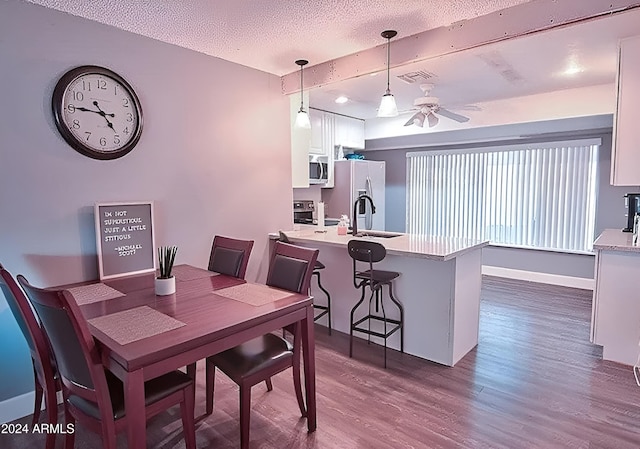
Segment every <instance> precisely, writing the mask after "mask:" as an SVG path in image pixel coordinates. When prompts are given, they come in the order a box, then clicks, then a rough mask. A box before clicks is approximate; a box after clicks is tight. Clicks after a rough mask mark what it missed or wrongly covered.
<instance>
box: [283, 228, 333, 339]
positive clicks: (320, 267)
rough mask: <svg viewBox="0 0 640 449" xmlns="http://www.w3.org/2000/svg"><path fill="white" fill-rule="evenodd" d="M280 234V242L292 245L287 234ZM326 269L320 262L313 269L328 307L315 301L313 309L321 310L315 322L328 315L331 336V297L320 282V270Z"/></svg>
mask: <svg viewBox="0 0 640 449" xmlns="http://www.w3.org/2000/svg"><path fill="white" fill-rule="evenodd" d="M278 232H279V234H280V237H279V239H278V240H280V241H281V242H284V243H291V242H290V241H289V237H288V236H287V234H285V233H284V232H282V231H278ZM325 268H326V267H325V265H324V264H323V263H322V262H320V261H319V260H316V264H315V266H314V267H313V276H315V277H317V278H318V288H320V290H322V291H323V292H324V294H325V295H327V305H326V306H325V305H322V304H317V303H316V301H315V299H314V301H313V308H314V309H316V310H320V313H319V314H317V315H316V316H315V318H314V319H313V321H318V320H319V319H320V318H322V317H323V316H325V315H326V316H327V327H328V328H329V335H331V295H330V294H329V292H328V291H327V289H326V288H324V287H323V285H322V282H320V270H324V269H325Z"/></svg>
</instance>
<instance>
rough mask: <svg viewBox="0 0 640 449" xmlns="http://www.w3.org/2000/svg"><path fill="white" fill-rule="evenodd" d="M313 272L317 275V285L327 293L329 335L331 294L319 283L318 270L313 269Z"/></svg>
mask: <svg viewBox="0 0 640 449" xmlns="http://www.w3.org/2000/svg"><path fill="white" fill-rule="evenodd" d="M313 274H315V275H316V276H318V287H319V288H320V290H322V291H323V292H324V294H325V295H327V324H328V327H329V335H331V295H330V294H329V292H328V291H327V290H326V289H325V288H324V287H323V286H322V284H321V283H320V272H319V271H314V272H313Z"/></svg>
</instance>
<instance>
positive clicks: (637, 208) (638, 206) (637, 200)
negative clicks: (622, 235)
mask: <svg viewBox="0 0 640 449" xmlns="http://www.w3.org/2000/svg"><path fill="white" fill-rule="evenodd" d="M624 203H625V206H626V207H627V227H626V228H624V229H623V230H622V232H633V218H634V217H635V215H636V214H640V193H627V194H626V195H625V196H624Z"/></svg>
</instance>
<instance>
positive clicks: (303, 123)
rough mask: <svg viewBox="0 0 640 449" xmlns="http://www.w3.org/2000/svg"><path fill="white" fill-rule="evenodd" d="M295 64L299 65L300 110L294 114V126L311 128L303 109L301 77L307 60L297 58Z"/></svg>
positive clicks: (307, 115) (307, 62)
mask: <svg viewBox="0 0 640 449" xmlns="http://www.w3.org/2000/svg"><path fill="white" fill-rule="evenodd" d="M296 64H298V65H299V66H300V110H299V111H298V115H296V123H295V125H294V126H295V127H296V128H303V129H311V120H309V114H307V111H305V110H304V83H303V78H302V71H303V69H302V68H303V67H304V66H305V65H307V64H309V61H307V60H306V59H298V60H297V61H296Z"/></svg>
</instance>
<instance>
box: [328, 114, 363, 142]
mask: <svg viewBox="0 0 640 449" xmlns="http://www.w3.org/2000/svg"><path fill="white" fill-rule="evenodd" d="M335 121H336V124H335V127H336V129H335V145H342V146H343V147H347V148H354V149H359V150H362V149H364V120H360V119H357V118H353V117H346V116H344V115H338V114H336V115H335Z"/></svg>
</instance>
